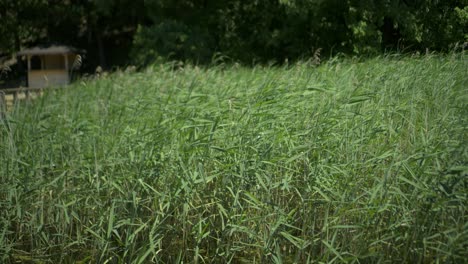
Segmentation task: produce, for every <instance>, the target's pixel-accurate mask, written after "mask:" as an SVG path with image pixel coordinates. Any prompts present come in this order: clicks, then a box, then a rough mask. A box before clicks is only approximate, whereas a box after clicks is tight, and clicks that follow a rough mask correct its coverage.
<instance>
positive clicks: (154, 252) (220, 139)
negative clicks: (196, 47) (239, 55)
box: [0, 54, 468, 263]
mask: <svg viewBox="0 0 468 264" xmlns="http://www.w3.org/2000/svg"><path fill="white" fill-rule="evenodd" d="M467 62H468V60H467V58H466V55H464V54H452V55H447V56H435V55H426V56H414V57H411V58H410V57H401V56H398V55H395V56H390V55H389V56H386V57H379V58H373V59H368V60H357V59H339V58H336V59H331V60H330V61H328V62H326V63H323V64H322V65H321V66H318V67H316V66H315V63H313V62H301V63H296V64H294V65H290V66H288V65H284V66H281V67H277V66H268V67H267V66H255V67H253V68H244V67H241V66H239V65H225V64H220V65H218V66H216V67H211V68H208V69H204V68H199V67H195V66H189V65H181V64H178V65H176V64H163V65H160V66H153V67H149V68H148V69H146V70H145V71H144V72H141V73H131V74H128V73H122V72H116V73H114V74H111V75H107V76H101V77H100V78H99V79H97V80H93V79H88V80H86V79H84V80H82V81H81V82H79V83H76V84H74V85H72V86H71V87H69V88H66V89H62V90H54V91H47V92H46V94H45V95H44V96H43V97H41V98H39V99H37V100H36V101H34V102H32V103H18V104H17V105H15V108H14V110H13V112H12V113H10V114H8V115H7V116H6V117H4V118H3V119H0V164H1V166H0V182H1V184H0V261H1V262H2V263H16V262H23V263H28V262H29V263H71V262H74V261H76V263H148V262H157V263H181V262H184V263H187V262H189V263H192V262H193V263H226V262H232V263H293V262H296V263H316V262H336V263H341V262H350V263H363V262H365V263H376V262H393V263H432V262H435V263H439V262H444V263H462V262H464V261H466V256H467V255H468V252H467V248H468V244H467V243H468V221H467V220H468V219H467V194H468V189H467V188H468V181H467V179H468V178H467V173H468V163H467V162H468V149H467V144H466V143H467V132H466V128H467V124H468V123H467V117H468V106H467V91H466V84H467V83H468V79H467V75H466V69H467V68H468V64H467Z"/></svg>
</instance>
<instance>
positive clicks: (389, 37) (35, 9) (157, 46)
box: [0, 0, 468, 71]
mask: <svg viewBox="0 0 468 264" xmlns="http://www.w3.org/2000/svg"><path fill="white" fill-rule="evenodd" d="M0 20H1V21H2V23H0V56H1V55H2V53H5V54H7V53H9V52H16V51H18V50H20V49H21V48H24V47H28V46H31V45H36V44H38V43H44V42H45V43H51V42H52V43H53V42H59V43H63V44H70V45H74V46H77V47H78V48H82V49H86V50H87V51H88V53H87V55H88V56H87V58H86V60H85V63H86V65H85V66H86V67H88V70H91V71H94V69H95V68H96V66H97V65H101V66H102V67H103V68H104V69H106V68H108V67H110V66H113V65H125V64H128V63H130V59H133V61H132V62H131V63H137V64H140V65H147V63H148V61H147V59H146V58H147V57H149V58H153V57H154V58H155V59H158V57H162V58H163V59H164V60H182V61H185V60H188V61H192V62H200V63H203V62H206V61H208V62H210V60H211V56H213V55H214V54H218V53H221V54H222V55H223V56H228V57H230V58H231V59H233V60H234V61H240V62H244V63H247V64H250V63H252V62H269V61H276V62H281V63H282V62H284V61H285V60H286V59H288V60H289V61H293V60H297V59H303V58H308V57H310V56H311V55H312V54H313V53H314V52H315V51H316V50H317V49H319V48H320V49H322V50H323V52H324V54H327V56H328V55H330V54H331V55H336V54H338V53H347V54H375V53H377V54H378V53H381V52H385V51H393V52H394V51H398V52H408V51H411V52H413V51H423V52H424V51H425V50H426V49H429V50H430V51H431V52H432V51H447V50H452V49H453V47H454V45H456V43H459V44H460V45H461V44H463V43H465V42H468V38H467V36H468V31H467V28H468V5H467V0H450V1H434V0H413V1H408V0H394V1H383V0H347V1H342V0H327V1H324V0H255V1H242V0H178V1H173V0H145V1H132V0H119V1H110V0H93V1H84V0H70V1H55V0H21V1H11V0H0ZM143 44H144V45H143ZM131 50H133V53H132V52H131ZM135 53H137V54H138V55H139V56H136V58H135V57H134V56H129V55H130V54H135ZM155 54H156V55H155ZM106 66H107V67H106Z"/></svg>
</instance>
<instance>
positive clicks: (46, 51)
mask: <svg viewBox="0 0 468 264" xmlns="http://www.w3.org/2000/svg"><path fill="white" fill-rule="evenodd" d="M69 53H82V51H81V50H78V49H76V48H74V47H70V46H64V45H52V46H47V47H44V46H37V47H32V48H29V49H25V50H22V51H20V52H18V53H17V55H19V56H22V55H52V54H69Z"/></svg>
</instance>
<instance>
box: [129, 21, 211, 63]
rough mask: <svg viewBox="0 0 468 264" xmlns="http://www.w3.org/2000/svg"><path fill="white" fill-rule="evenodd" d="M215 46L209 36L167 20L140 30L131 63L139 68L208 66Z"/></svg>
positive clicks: (140, 27)
mask: <svg viewBox="0 0 468 264" xmlns="http://www.w3.org/2000/svg"><path fill="white" fill-rule="evenodd" d="M212 43H213V41H212V39H211V36H210V35H209V34H208V32H206V31H203V30H201V29H198V28H191V27H189V26H187V25H185V24H183V23H181V22H178V21H173V20H166V21H163V22H161V23H159V24H157V25H153V26H150V27H145V26H139V27H138V30H137V32H136V34H135V36H134V40H133V48H132V59H133V61H134V62H135V63H136V64H137V65H140V66H145V65H148V64H151V63H153V62H156V61H168V60H169V61H170V60H178V61H191V62H194V63H205V62H208V61H209V60H210V59H211V55H212V50H213V47H212V46H213V44H212Z"/></svg>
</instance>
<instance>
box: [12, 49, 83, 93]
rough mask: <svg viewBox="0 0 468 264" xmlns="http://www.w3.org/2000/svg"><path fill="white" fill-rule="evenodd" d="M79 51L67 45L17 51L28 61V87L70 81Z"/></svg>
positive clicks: (40, 86) (64, 83)
mask: <svg viewBox="0 0 468 264" xmlns="http://www.w3.org/2000/svg"><path fill="white" fill-rule="evenodd" d="M78 53H79V51H78V50H77V49H75V48H73V47H69V46H58V45H54V46H48V47H33V48H30V49H26V50H23V51H21V52H19V53H18V54H17V55H18V56H25V57H26V59H27V61H28V87H30V88H43V87H47V86H61V85H66V84H68V83H70V74H71V68H72V65H73V62H74V61H75V59H76V56H77V55H78Z"/></svg>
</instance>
